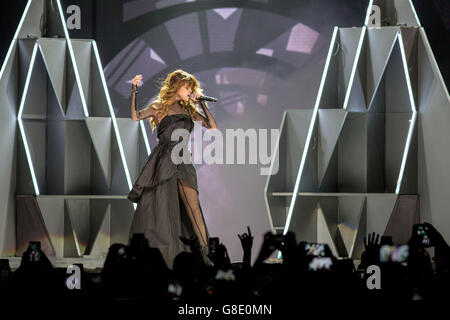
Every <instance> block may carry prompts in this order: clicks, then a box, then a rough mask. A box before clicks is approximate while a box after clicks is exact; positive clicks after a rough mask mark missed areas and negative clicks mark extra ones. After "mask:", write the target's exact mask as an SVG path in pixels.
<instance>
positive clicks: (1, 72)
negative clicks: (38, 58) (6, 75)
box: [0, 0, 33, 79]
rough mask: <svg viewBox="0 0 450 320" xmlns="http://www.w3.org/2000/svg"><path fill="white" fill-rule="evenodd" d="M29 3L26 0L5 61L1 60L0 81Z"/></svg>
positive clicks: (29, 0)
mask: <svg viewBox="0 0 450 320" xmlns="http://www.w3.org/2000/svg"><path fill="white" fill-rule="evenodd" d="M31 1H33V0H28V2H27V5H26V6H25V10H24V11H23V14H22V18H20V22H19V25H18V27H17V29H16V32H15V33H14V37H13V40H12V41H11V44H10V45H9V48H8V52H7V53H6V57H5V60H3V65H2V68H1V69H0V79H1V78H2V77H3V72H5V68H6V64H7V63H8V60H9V57H10V56H11V53H12V50H13V48H14V44H15V43H16V40H17V37H18V35H19V32H20V29H22V24H23V22H24V21H25V17H26V16H27V13H28V9H29V8H30V5H31Z"/></svg>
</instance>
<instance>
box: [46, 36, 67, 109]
mask: <svg viewBox="0 0 450 320" xmlns="http://www.w3.org/2000/svg"><path fill="white" fill-rule="evenodd" d="M66 47H67V43H66V39H51V38H40V39H39V48H40V50H41V52H42V55H43V57H44V61H45V66H46V68H47V72H48V74H49V77H50V81H51V84H52V86H53V89H54V90H55V93H56V96H57V98H58V102H59V104H60V106H61V108H62V110H65V106H66V87H65V85H66V69H67V68H66V59H67V52H66V50H67V48H66Z"/></svg>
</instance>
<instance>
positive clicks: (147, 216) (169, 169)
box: [128, 141, 209, 269]
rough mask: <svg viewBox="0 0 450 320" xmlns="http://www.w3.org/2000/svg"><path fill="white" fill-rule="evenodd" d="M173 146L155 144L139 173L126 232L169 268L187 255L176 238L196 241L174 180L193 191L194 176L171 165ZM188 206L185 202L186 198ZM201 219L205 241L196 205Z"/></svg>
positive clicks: (190, 169) (187, 168) (188, 167)
mask: <svg viewBox="0 0 450 320" xmlns="http://www.w3.org/2000/svg"><path fill="white" fill-rule="evenodd" d="M175 144H176V143H174V142H172V141H171V142H168V143H164V142H163V143H159V144H158V145H157V146H156V147H155V148H154V150H153V151H152V153H151V154H150V157H149V159H148V161H147V163H146V165H145V166H144V168H143V169H142V171H141V174H140V176H139V178H138V179H137V181H136V182H135V184H134V186H133V188H132V190H131V191H130V193H129V194H128V199H129V200H130V201H132V202H137V208H136V211H135V214H134V217H133V221H132V224H131V228H130V234H129V239H131V237H132V236H133V234H134V233H143V234H144V235H145V237H146V238H147V239H148V243H149V246H150V247H156V248H159V250H160V251H161V254H162V256H163V258H164V260H165V261H166V264H167V266H168V267H169V268H171V269H172V267H173V260H174V259H175V257H176V256H177V255H178V253H180V252H182V251H189V247H187V246H186V245H184V244H183V242H182V241H181V240H180V238H179V237H180V236H182V237H185V238H190V237H196V233H195V231H194V228H197V226H193V225H192V222H191V220H190V219H189V216H188V213H187V211H186V208H185V206H184V203H183V201H182V199H181V197H180V194H179V190H178V180H181V181H183V182H184V183H186V184H188V185H189V186H190V187H192V188H194V189H195V190H196V191H197V195H198V185H197V174H196V170H195V168H194V166H193V165H192V164H189V163H181V164H174V163H173V162H172V159H171V158H170V154H171V151H172V148H173V146H174V145H175ZM188 202H191V201H189V198H188ZM198 205H199V207H200V211H201V218H202V220H203V223H204V224H205V228H206V238H207V239H206V241H207V242H208V239H209V233H208V229H207V227H206V222H205V219H204V216H203V211H202V208H201V205H200V203H198Z"/></svg>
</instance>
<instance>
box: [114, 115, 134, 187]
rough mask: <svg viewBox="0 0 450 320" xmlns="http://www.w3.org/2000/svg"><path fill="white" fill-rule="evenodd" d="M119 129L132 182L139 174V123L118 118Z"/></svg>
mask: <svg viewBox="0 0 450 320" xmlns="http://www.w3.org/2000/svg"><path fill="white" fill-rule="evenodd" d="M116 120H117V127H118V129H119V132H120V138H121V140H122V142H123V143H122V145H123V148H124V153H125V158H126V161H127V165H128V170H129V171H130V177H131V180H135V179H137V178H138V174H139V169H140V168H139V139H138V135H139V134H140V132H139V123H138V122H137V121H132V120H131V119H127V118H117V119H116Z"/></svg>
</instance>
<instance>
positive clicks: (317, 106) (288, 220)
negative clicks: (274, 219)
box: [283, 27, 338, 234]
mask: <svg viewBox="0 0 450 320" xmlns="http://www.w3.org/2000/svg"><path fill="white" fill-rule="evenodd" d="M337 32H338V27H334V30H333V36H332V38H331V44H330V48H329V49H328V55H327V61H326V63H325V68H324V72H323V74H322V79H321V80H320V86H319V92H318V94H317V99H316V104H315V105H314V111H313V115H312V119H311V123H310V125H309V130H308V135H307V136H306V143H305V149H304V150H303V154H302V159H301V162H300V167H299V170H298V173H297V179H296V181H295V186H294V193H293V195H292V199H291V204H290V206H289V212H288V216H287V220H286V224H285V226H284V230H283V234H286V233H287V232H288V230H289V225H290V223H291V218H292V212H293V211H294V206H295V201H296V200H297V197H298V189H299V186H300V179H301V176H302V173H303V168H304V166H305V161H306V156H307V154H308V150H309V145H310V142H311V136H312V133H313V129H314V125H315V123H316V118H317V113H318V110H319V104H320V100H321V98H322V91H323V87H324V85H325V79H326V77H327V73H328V67H329V65H330V60H331V54H332V52H333V48H334V43H335V42H336V36H337Z"/></svg>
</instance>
